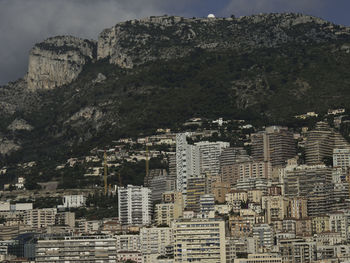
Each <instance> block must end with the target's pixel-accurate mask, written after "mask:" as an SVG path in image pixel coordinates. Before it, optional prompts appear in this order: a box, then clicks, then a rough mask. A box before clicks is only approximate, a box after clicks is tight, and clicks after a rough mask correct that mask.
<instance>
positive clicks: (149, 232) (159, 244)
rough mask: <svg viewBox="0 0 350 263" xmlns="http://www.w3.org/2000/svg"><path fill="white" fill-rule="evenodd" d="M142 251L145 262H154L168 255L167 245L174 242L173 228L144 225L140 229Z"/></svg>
mask: <svg viewBox="0 0 350 263" xmlns="http://www.w3.org/2000/svg"><path fill="white" fill-rule="evenodd" d="M140 240H141V252H142V254H143V257H144V262H145V263H152V262H154V261H155V260H156V259H157V258H158V257H159V256H165V255H166V247H167V246H172V245H173V243H174V237H173V229H172V228H170V227H150V228H147V227H143V228H141V229H140Z"/></svg>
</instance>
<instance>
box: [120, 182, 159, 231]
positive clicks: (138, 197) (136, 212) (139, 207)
mask: <svg viewBox="0 0 350 263" xmlns="http://www.w3.org/2000/svg"><path fill="white" fill-rule="evenodd" d="M118 214H119V221H120V223H121V224H122V225H140V226H141V225H149V224H151V215H152V191H151V189H149V188H147V187H143V186H134V185H128V186H127V187H119V188H118Z"/></svg>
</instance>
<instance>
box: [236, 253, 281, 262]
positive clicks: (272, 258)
mask: <svg viewBox="0 0 350 263" xmlns="http://www.w3.org/2000/svg"><path fill="white" fill-rule="evenodd" d="M234 263H282V258H281V257H279V256H278V255H276V254H249V255H248V258H236V259H235V260H234Z"/></svg>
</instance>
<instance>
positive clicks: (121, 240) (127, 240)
mask: <svg viewBox="0 0 350 263" xmlns="http://www.w3.org/2000/svg"><path fill="white" fill-rule="evenodd" d="M114 238H115V239H116V249H117V253H119V252H120V251H141V237H140V235H139V234H135V235H132V234H123V235H115V237H114Z"/></svg>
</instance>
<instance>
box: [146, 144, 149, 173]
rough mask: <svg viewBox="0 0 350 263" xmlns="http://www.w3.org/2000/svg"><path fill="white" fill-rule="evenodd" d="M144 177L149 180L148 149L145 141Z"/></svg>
mask: <svg viewBox="0 0 350 263" xmlns="http://www.w3.org/2000/svg"><path fill="white" fill-rule="evenodd" d="M146 178H147V180H149V150H148V145H147V141H146Z"/></svg>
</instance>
